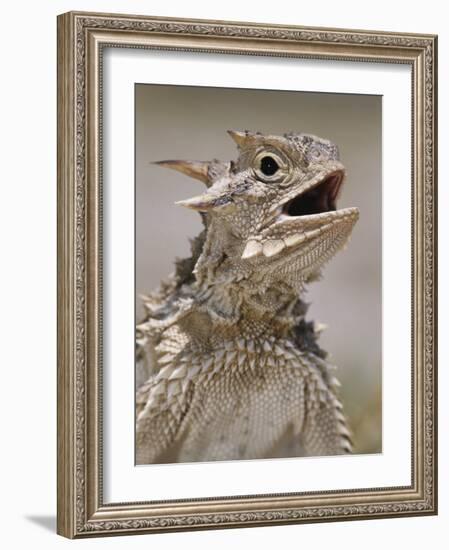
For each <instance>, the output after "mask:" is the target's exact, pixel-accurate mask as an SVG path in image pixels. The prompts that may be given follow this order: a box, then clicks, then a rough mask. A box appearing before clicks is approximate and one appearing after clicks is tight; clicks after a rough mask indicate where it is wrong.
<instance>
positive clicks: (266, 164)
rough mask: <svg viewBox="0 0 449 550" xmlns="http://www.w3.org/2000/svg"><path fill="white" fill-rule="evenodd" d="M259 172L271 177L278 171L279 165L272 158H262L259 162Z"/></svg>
mask: <svg viewBox="0 0 449 550" xmlns="http://www.w3.org/2000/svg"><path fill="white" fill-rule="evenodd" d="M260 170H261V171H262V173H263V174H265V175H266V176H272V175H274V174H276V172H277V171H278V170H279V165H278V163H277V162H276V161H275V160H274V158H273V157H269V156H266V157H262V159H261V161H260Z"/></svg>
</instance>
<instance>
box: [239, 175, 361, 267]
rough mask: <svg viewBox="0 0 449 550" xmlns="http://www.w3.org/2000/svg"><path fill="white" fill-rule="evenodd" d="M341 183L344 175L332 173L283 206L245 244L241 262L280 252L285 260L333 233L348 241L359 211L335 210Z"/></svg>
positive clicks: (351, 209)
mask: <svg viewBox="0 0 449 550" xmlns="http://www.w3.org/2000/svg"><path fill="white" fill-rule="evenodd" d="M343 180H344V172H343V171H341V170H337V171H334V172H332V173H330V174H328V175H327V176H326V177H325V178H324V179H322V180H321V181H318V182H317V183H316V184H314V185H313V186H311V187H309V188H308V189H306V190H305V191H303V192H301V193H299V194H298V195H296V196H295V197H293V198H291V199H290V200H289V201H287V202H286V203H284V204H283V205H282V206H281V207H280V208H279V210H278V213H277V216H276V218H275V219H274V220H273V222H272V223H271V224H270V226H269V227H267V228H265V229H264V230H263V231H262V232H261V233H260V234H259V235H257V236H253V237H250V238H249V239H248V240H247V241H246V243H245V246H244V249H243V253H242V256H241V258H242V259H244V260H245V259H250V258H253V257H256V256H260V255H263V256H265V257H267V258H270V257H272V256H276V255H278V254H280V253H281V252H283V256H284V255H286V254H288V253H289V252H292V251H296V250H297V249H298V248H299V247H300V246H304V245H306V244H307V245H309V244H310V243H311V242H312V241H314V240H316V239H319V238H322V237H324V236H325V235H326V234H328V233H329V234H335V231H337V232H340V233H343V234H347V236H348V237H349V234H350V233H351V231H352V227H353V225H354V224H355V223H356V221H357V220H358V217H359V210H358V208H344V209H340V210H337V206H336V201H337V198H338V195H339V193H340V189H341V186H342V184H343Z"/></svg>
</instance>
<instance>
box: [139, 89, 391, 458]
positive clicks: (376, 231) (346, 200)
mask: <svg viewBox="0 0 449 550" xmlns="http://www.w3.org/2000/svg"><path fill="white" fill-rule="evenodd" d="M135 92H136V94H135V98H136V104H135V109H136V111H135V113H136V316H137V319H140V317H141V315H142V308H141V301H140V299H139V294H144V293H146V292H148V291H150V290H152V289H154V288H155V287H157V286H158V285H159V282H160V281H161V279H163V278H165V277H166V275H167V274H168V273H170V272H172V271H173V265H174V264H173V262H174V259H175V258H176V257H185V256H189V255H190V248H189V238H192V237H194V236H195V235H196V234H197V233H199V232H200V230H201V222H200V216H199V215H198V214H197V213H195V212H192V211H189V210H187V209H185V208H182V207H178V206H175V205H174V202H175V201H177V200H180V199H185V198H189V197H192V196H194V195H196V194H199V193H201V191H202V190H203V184H202V183H201V182H199V181H196V180H192V179H190V178H188V177H186V176H184V175H182V174H179V173H177V172H174V171H172V170H167V169H163V168H161V167H158V166H155V165H152V164H151V161H156V160H164V159H187V160H211V159H213V158H218V159H221V160H230V159H235V158H236V157H237V150H236V146H235V144H234V143H233V141H232V140H231V139H230V138H229V136H228V135H227V133H226V130H227V129H236V130H245V129H248V130H253V131H256V130H257V131H261V132H263V133H273V134H277V133H285V132H288V131H293V132H306V133H311V134H316V135H318V136H320V137H324V138H328V139H330V140H332V141H333V142H335V143H336V144H337V145H338V147H339V148H340V153H341V159H342V161H343V163H344V165H345V166H346V169H347V174H348V175H347V180H346V184H345V186H344V187H343V192H342V195H341V198H340V201H339V204H338V206H339V207H345V206H358V207H359V208H360V220H359V222H358V223H357V225H356V226H355V228H354V232H353V236H352V239H351V241H350V243H349V246H348V248H347V249H346V250H344V251H342V252H340V253H338V255H337V256H336V257H335V258H334V259H332V260H331V262H330V263H329V264H328V265H327V266H326V267H325V269H324V277H323V279H322V280H321V281H319V282H317V283H313V284H312V285H310V287H309V289H308V292H307V294H306V296H305V297H304V298H305V300H306V301H307V302H311V306H310V309H309V313H308V318H309V320H311V319H315V320H319V321H320V322H322V323H325V324H326V325H328V328H327V330H325V331H324V332H323V333H322V336H321V338H320V344H321V346H322V347H324V349H326V350H327V351H328V352H329V354H330V361H332V362H333V363H334V364H336V365H337V366H338V370H337V376H338V378H339V379H340V381H341V383H342V388H341V395H342V399H343V402H344V406H345V410H346V413H347V416H348V417H349V423H350V426H351V429H352V431H353V433H354V443H355V451H356V452H359V453H375V452H381V450H382V439H381V435H382V416H381V393H382V392H381V376H382V365H381V351H382V341H381V335H382V333H381V328H382V327H381V307H382V301H381V300H382V288H381V267H382V266H381V252H382V250H381V230H382V215H381V214H382V212H381V208H382V195H381V191H382V187H381V182H382V179H381V178H382V159H381V146H382V141H381V140H382V98H381V97H380V96H369V95H346V94H325V93H310V92H284V91H277V90H276V91H271V90H248V89H236V88H232V89H228V88H202V87H188V86H163V85H149V84H137V85H136V89H135Z"/></svg>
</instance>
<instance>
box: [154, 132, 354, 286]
mask: <svg viewBox="0 0 449 550" xmlns="http://www.w3.org/2000/svg"><path fill="white" fill-rule="evenodd" d="M228 133H229V134H230V136H231V137H232V139H233V140H234V141H235V142H236V143H237V146H238V149H239V156H238V159H237V160H236V161H235V162H234V161H231V162H220V161H217V160H214V161H211V162H191V161H161V162H158V163H156V164H159V165H161V166H165V167H168V168H172V169H175V170H178V171H180V172H182V173H184V174H186V175H189V176H191V177H194V178H196V179H199V180H201V181H202V182H203V183H205V184H206V186H207V187H208V189H207V190H206V192H204V193H203V194H201V195H199V196H197V197H194V198H191V199H187V200H184V201H180V202H179V203H177V204H180V205H182V206H185V207H188V208H191V209H193V210H197V211H199V212H201V213H202V215H203V219H204V221H205V224H206V228H207V238H206V242H205V245H204V248H203V252H202V254H201V256H200V259H199V261H198V263H197V266H196V270H195V271H196V273H197V276H202V277H203V278H204V276H207V277H209V279H210V278H211V277H213V278H214V279H215V281H217V280H221V281H223V282H230V281H247V282H249V283H250V284H256V283H257V284H258V285H259V284H262V286H263V287H265V288H267V287H268V286H271V287H273V286H276V285H283V284H286V285H287V286H288V287H290V288H293V289H297V290H298V291H299V290H300V289H301V288H302V284H303V283H304V282H307V281H308V280H310V279H311V278H313V277H314V276H316V275H317V273H319V271H320V268H321V267H322V265H323V264H324V263H326V262H327V261H328V260H329V259H330V258H331V257H332V256H333V255H334V254H335V253H336V252H337V251H338V250H339V249H341V248H342V247H343V246H344V245H345V244H346V242H347V240H348V238H349V236H350V234H351V231H352V228H353V226H354V224H355V222H356V221H357V219H358V209H357V208H345V209H340V210H338V209H337V198H338V196H339V194H340V191H341V188H342V185H343V182H344V178H345V169H344V166H343V164H342V163H341V162H340V159H339V152H338V149H337V147H336V145H334V144H333V143H331V142H330V141H328V140H326V139H322V138H319V137H316V136H313V135H308V134H301V133H298V134H294V133H291V134H285V135H283V136H274V135H263V134H260V133H253V132H248V131H245V132H239V131H233V130H229V131H228ZM206 272H207V274H208V275H205V273H206Z"/></svg>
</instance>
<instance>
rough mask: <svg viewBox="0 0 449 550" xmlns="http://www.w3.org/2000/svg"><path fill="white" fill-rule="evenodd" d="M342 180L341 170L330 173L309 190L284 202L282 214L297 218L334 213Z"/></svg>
mask: <svg viewBox="0 0 449 550" xmlns="http://www.w3.org/2000/svg"><path fill="white" fill-rule="evenodd" d="M343 179H344V172H343V171H342V170H336V171H334V172H331V173H330V174H328V175H327V176H325V177H324V178H323V179H322V180H320V181H319V182H317V183H316V184H315V185H313V186H312V187H311V188H309V189H307V190H306V191H303V192H301V193H299V194H298V195H296V196H295V197H293V198H292V199H290V200H289V201H288V202H286V203H285V204H284V205H283V207H282V214H284V215H285V216H292V217H298V216H310V215H312V214H321V213H324V212H330V211H335V210H336V209H337V198H338V195H339V192H340V189H341V186H342V184H343Z"/></svg>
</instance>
